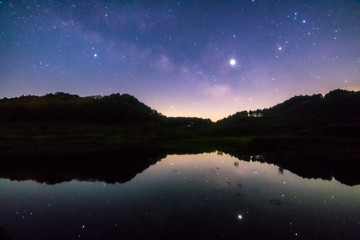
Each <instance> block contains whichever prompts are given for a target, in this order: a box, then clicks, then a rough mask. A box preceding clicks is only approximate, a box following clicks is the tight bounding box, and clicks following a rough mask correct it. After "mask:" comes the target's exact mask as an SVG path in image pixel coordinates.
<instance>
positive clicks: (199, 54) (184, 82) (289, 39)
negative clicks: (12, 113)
mask: <svg viewBox="0 0 360 240" xmlns="http://www.w3.org/2000/svg"><path fill="white" fill-rule="evenodd" d="M359 68H360V3H359V1H352V0H348V1H343V0H332V1H324V0H319V1H295V0H280V1H267V0H262V1H261V0H255V1H252V0H249V1H246V0H238V1H215V0H214V1H111V0H109V1H95V0H94V1H79V0H77V1H70V0H69V1H54V0H50V1H4V0H3V1H0V98H3V97H13V96H20V95H28V94H31V95H44V94H47V93H50V92H59V91H62V92H68V93H74V94H79V95H80V96H87V95H109V94H111V93H117V92H119V93H129V94H131V95H134V96H135V97H137V98H138V99H139V100H141V101H143V102H144V103H145V104H147V105H149V106H150V107H152V108H154V109H156V110H158V111H159V112H161V113H163V114H165V115H167V116H197V117H204V118H211V119H213V120H217V119H219V118H223V117H226V116H228V115H229V114H233V113H235V112H237V111H241V110H252V109H257V108H264V107H270V106H272V105H275V104H277V103H279V102H282V101H284V100H286V99H288V98H290V97H292V96H294V95H300V94H302V95H304V94H315V93H327V92H329V91H331V90H333V89H336V88H343V89H348V90H360V74H359Z"/></svg>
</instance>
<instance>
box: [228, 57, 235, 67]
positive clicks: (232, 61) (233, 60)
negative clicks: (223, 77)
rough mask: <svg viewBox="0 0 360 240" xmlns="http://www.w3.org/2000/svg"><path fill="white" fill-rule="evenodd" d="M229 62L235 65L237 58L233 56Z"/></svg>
mask: <svg viewBox="0 0 360 240" xmlns="http://www.w3.org/2000/svg"><path fill="white" fill-rule="evenodd" d="M229 63H230V65H231V66H235V64H236V60H235V59H233V58H232V59H230V61H229Z"/></svg>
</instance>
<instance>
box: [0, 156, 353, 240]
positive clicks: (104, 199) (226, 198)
mask: <svg viewBox="0 0 360 240" xmlns="http://www.w3.org/2000/svg"><path fill="white" fill-rule="evenodd" d="M0 226H1V228H2V229H3V230H4V231H5V232H6V233H7V234H8V235H10V236H11V237H12V238H13V239H53V240H54V239H139V238H142V239H151V238H152V239H360V186H353V187H350V186H346V185H343V184H341V183H339V182H337V181H336V180H332V181H323V180H320V179H303V178H301V177H299V176H296V175H294V174H292V173H291V172H288V171H286V170H283V171H282V170H281V169H280V170H279V168H278V167H277V166H274V165H269V164H263V163H259V162H255V161H254V162H252V161H250V162H246V161H241V160H239V159H237V158H233V157H230V156H228V155H225V154H223V155H222V154H218V153H210V154H208V153H206V154H200V155H171V156H168V157H166V158H165V159H163V160H161V161H159V162H158V163H157V164H155V165H152V166H151V167H149V168H148V169H146V170H145V171H144V172H142V173H139V174H138V175H137V176H136V177H135V178H133V179H132V180H131V181H129V182H127V183H124V184H107V183H104V182H79V181H76V180H73V181H71V182H65V183H61V184H55V185H46V184H41V183H37V182H34V181H22V182H19V181H10V180H7V179H1V180H0Z"/></svg>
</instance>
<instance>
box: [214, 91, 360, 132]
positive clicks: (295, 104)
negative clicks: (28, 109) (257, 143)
mask: <svg viewBox="0 0 360 240" xmlns="http://www.w3.org/2000/svg"><path fill="white" fill-rule="evenodd" d="M217 127H218V130H221V131H223V132H224V133H225V132H226V133H232V134H236V135H237V134H240V133H242V134H252V135H253V134H255V135H276V134H281V133H298V134H308V133H310V132H311V134H312V135H313V134H329V135H331V134H335V135H341V134H343V135H346V136H349V135H353V136H359V135H357V134H360V92H352V91H346V90H340V89H337V90H334V91H331V92H329V93H328V94H326V95H325V96H322V95H321V94H316V95H312V96H296V97H293V98H291V99H289V100H287V101H285V102H283V103H280V104H278V105H276V106H274V107H271V108H268V109H263V110H257V111H249V112H247V111H242V112H238V113H236V114H234V115H231V116H229V117H227V118H224V119H222V120H219V121H218V122H217Z"/></svg>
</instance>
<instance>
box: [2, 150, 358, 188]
mask: <svg viewBox="0 0 360 240" xmlns="http://www.w3.org/2000/svg"><path fill="white" fill-rule="evenodd" d="M205 150H206V151H207V152H209V151H210V150H209V148H206V149H202V148H201V147H199V149H198V151H195V150H194V148H189V150H187V149H184V148H179V150H175V149H171V150H170V152H167V150H165V149H160V148H157V147H149V146H138V147H135V148H132V149H123V150H118V151H112V152H99V153H97V154H94V153H92V154H88V155H86V154H85V155H84V154H81V155H68V156H43V157H37V158H36V159H29V158H28V157H25V156H24V157H22V158H19V157H17V158H8V159H2V166H1V168H0V178H9V179H12V180H35V181H38V182H44V183H48V184H54V183H59V182H65V181H71V180H73V179H76V180H81V181H94V180H96V181H104V182H107V183H124V182H127V181H130V180H131V179H132V178H133V177H135V176H136V175H137V174H139V173H141V172H143V171H144V170H145V169H147V168H148V167H150V166H151V165H153V164H155V163H156V162H158V161H160V160H162V159H163V158H165V157H166V156H167V154H186V153H193V154H198V153H203V152H204V151H205ZM219 152H220V153H221V154H222V153H226V154H229V155H230V156H233V157H235V158H237V159H238V160H236V161H234V167H239V166H241V161H246V162H250V161H256V162H260V163H270V164H276V165H278V171H279V174H283V173H284V170H285V169H286V170H288V171H291V172H293V173H295V174H297V175H299V176H301V177H304V178H322V179H324V180H331V179H332V177H335V179H337V180H338V181H340V182H342V183H344V184H347V185H356V184H360V175H359V174H358V172H359V167H357V166H343V165H338V164H335V165H333V164H330V162H335V161H336V159H335V160H333V159H331V158H326V159H325V160H324V159H319V157H318V155H306V154H303V155H301V154H299V152H297V151H293V152H291V151H287V152H286V151H285V152H268V153H267V155H250V154H248V153H246V152H243V150H239V149H238V148H233V149H230V148H227V149H223V151H218V153H219Z"/></svg>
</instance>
